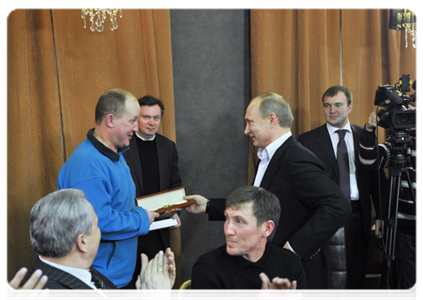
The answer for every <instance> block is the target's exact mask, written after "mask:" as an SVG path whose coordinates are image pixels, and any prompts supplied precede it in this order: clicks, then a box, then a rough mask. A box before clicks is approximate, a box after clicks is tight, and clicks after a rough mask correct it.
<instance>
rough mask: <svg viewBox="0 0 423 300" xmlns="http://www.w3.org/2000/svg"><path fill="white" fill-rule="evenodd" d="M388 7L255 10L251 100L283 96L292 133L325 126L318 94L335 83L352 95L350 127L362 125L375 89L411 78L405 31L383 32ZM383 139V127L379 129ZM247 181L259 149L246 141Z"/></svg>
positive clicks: (413, 63) (412, 68)
mask: <svg viewBox="0 0 423 300" xmlns="http://www.w3.org/2000/svg"><path fill="white" fill-rule="evenodd" d="M388 24H389V10H379V9H370V10H348V9H342V10H339V9H329V10H326V9H318V10H309V9H301V10H284V9H281V10H252V11H251V96H252V98H254V97H255V96H258V95H259V94H261V93H264V92H267V91H273V92H276V93H278V94H281V95H282V96H283V97H284V98H285V100H287V101H288V103H289V104H290V106H291V110H292V112H293V115H294V123H293V126H292V133H293V135H294V136H295V137H298V136H299V135H300V134H301V133H303V132H305V131H308V130H311V129H313V128H316V127H318V126H319V125H322V124H323V123H324V122H325V120H324V117H323V112H322V104H321V97H322V94H323V93H324V91H325V90H326V89H327V88H329V87H330V86H332V85H338V84H342V85H344V86H346V87H348V88H349V89H350V90H351V92H352V93H353V98H354V100H353V103H354V108H353V112H352V113H351V115H350V118H349V119H350V122H351V123H352V124H357V125H361V126H363V125H364V124H365V123H366V121H367V118H368V116H369V114H370V113H371V111H372V110H375V109H376V107H375V106H374V105H373V102H374V96H375V91H376V88H377V87H378V85H384V84H395V83H397V82H398V79H399V78H400V77H401V76H402V74H410V76H411V78H412V79H413V80H414V79H416V49H415V48H413V47H412V46H411V38H410V37H409V43H408V48H407V49H406V48H405V45H404V31H395V30H390V29H388ZM380 132H381V136H382V137H383V136H384V134H383V130H380ZM249 162H250V163H249V180H250V182H251V181H252V179H253V178H254V169H255V166H256V164H257V156H256V149H255V148H254V147H253V146H252V144H250V156H249Z"/></svg>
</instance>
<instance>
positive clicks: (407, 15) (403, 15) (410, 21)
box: [389, 9, 417, 48]
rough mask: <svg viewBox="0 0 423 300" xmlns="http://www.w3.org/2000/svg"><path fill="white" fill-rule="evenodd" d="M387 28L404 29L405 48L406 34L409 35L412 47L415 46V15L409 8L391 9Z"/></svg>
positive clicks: (406, 45)
mask: <svg viewBox="0 0 423 300" xmlns="http://www.w3.org/2000/svg"><path fill="white" fill-rule="evenodd" d="M389 29H394V30H405V48H407V47H408V39H407V36H408V34H410V35H411V38H412V42H413V44H412V45H413V47H414V48H416V40H417V33H416V15H415V14H414V12H413V11H411V10H409V9H391V14H390V18H389Z"/></svg>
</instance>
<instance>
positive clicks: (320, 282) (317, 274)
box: [301, 243, 333, 289]
mask: <svg viewBox="0 0 423 300" xmlns="http://www.w3.org/2000/svg"><path fill="white" fill-rule="evenodd" d="M301 262H302V264H303V267H304V271H305V273H306V278H307V289H332V288H333V282H332V267H331V262H330V249H329V244H328V243H326V244H325V245H324V246H323V247H322V248H321V249H320V251H319V252H318V253H317V254H315V255H314V256H313V257H312V258H307V257H303V258H301Z"/></svg>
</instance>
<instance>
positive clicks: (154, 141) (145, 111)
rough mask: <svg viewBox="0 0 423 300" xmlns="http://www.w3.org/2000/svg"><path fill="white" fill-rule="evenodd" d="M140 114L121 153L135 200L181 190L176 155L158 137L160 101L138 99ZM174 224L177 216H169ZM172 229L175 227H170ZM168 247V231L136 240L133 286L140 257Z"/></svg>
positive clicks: (169, 143)
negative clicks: (132, 181) (131, 182)
mask: <svg viewBox="0 0 423 300" xmlns="http://www.w3.org/2000/svg"><path fill="white" fill-rule="evenodd" d="M138 103H139V104H140V106H141V114H140V117H139V119H138V132H136V133H135V134H134V138H132V139H131V140H130V144H129V150H127V151H125V152H124V153H123V156H124V158H125V160H126V163H127V164H128V166H129V169H130V170H131V176H132V179H133V180H134V183H135V189H136V191H135V194H136V197H142V196H146V195H150V194H154V193H157V192H161V191H165V190H168V189H172V188H176V187H180V186H182V180H181V177H180V175H179V168H178V153H177V150H176V146H175V143H174V142H172V141H171V140H169V139H168V138H166V137H164V136H163V135H160V134H158V133H157V132H158V130H159V128H160V121H161V119H162V117H163V113H164V105H163V103H162V101H160V100H159V99H156V98H154V97H152V96H148V95H147V96H144V97H142V98H140V99H138ZM173 217H174V218H176V219H177V220H178V224H179V225H178V226H176V227H179V226H180V219H179V216H178V214H175V215H174V216H173ZM174 228H175V227H174ZM168 247H170V231H169V228H164V229H160V230H155V231H150V232H149V233H148V234H147V235H143V236H139V237H138V255H137V257H138V260H137V265H136V268H135V272H134V278H133V282H135V281H136V280H137V276H138V274H139V272H140V268H141V264H140V260H139V257H140V253H145V254H147V256H148V258H149V259H152V258H154V256H155V255H156V253H157V252H159V251H160V250H162V251H164V250H165V249H166V248H168Z"/></svg>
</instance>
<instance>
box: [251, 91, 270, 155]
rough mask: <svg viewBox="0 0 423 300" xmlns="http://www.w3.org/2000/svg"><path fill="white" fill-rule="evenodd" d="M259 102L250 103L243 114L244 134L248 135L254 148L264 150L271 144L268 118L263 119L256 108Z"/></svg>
mask: <svg viewBox="0 0 423 300" xmlns="http://www.w3.org/2000/svg"><path fill="white" fill-rule="evenodd" d="M260 103H261V100H260V99H255V100H253V101H251V103H250V105H248V107H247V111H246V112H245V122H246V125H245V130H244V134H246V135H248V136H249V137H250V138H251V140H252V142H253V145H254V146H255V147H259V148H266V147H267V146H268V145H269V144H270V143H271V142H272V140H271V136H270V133H269V129H270V118H269V117H265V118H263V117H262V116H261V115H260V113H259V111H258V108H259V106H260Z"/></svg>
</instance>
